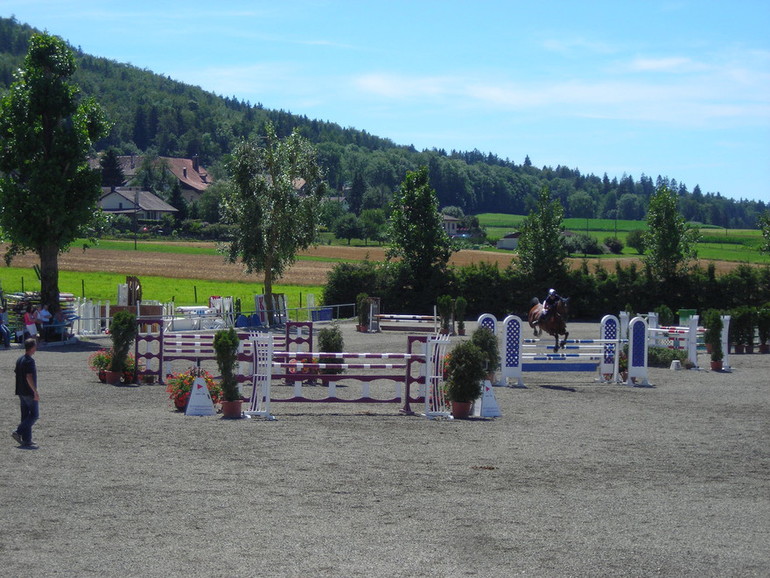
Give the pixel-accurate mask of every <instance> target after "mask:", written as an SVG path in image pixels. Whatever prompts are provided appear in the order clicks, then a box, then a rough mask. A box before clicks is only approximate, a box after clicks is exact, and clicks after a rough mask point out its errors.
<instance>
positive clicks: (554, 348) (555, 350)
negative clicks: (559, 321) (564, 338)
mask: <svg viewBox="0 0 770 578" xmlns="http://www.w3.org/2000/svg"><path fill="white" fill-rule="evenodd" d="M562 346H564V344H563V343H562ZM557 351H559V334H558V333H557V334H556V345H554V347H553V352H554V353H556V352H557Z"/></svg>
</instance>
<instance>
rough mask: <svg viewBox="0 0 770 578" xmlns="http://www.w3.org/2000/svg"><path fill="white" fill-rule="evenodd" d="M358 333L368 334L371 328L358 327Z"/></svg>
mask: <svg viewBox="0 0 770 578" xmlns="http://www.w3.org/2000/svg"><path fill="white" fill-rule="evenodd" d="M356 331H358V332H359V333H366V332H368V331H369V326H368V325H356Z"/></svg>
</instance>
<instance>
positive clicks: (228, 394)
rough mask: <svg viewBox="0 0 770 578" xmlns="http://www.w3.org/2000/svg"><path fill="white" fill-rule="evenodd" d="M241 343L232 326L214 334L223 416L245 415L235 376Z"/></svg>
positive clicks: (236, 417) (237, 416)
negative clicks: (242, 410)
mask: <svg viewBox="0 0 770 578" xmlns="http://www.w3.org/2000/svg"><path fill="white" fill-rule="evenodd" d="M239 345H240V340H239V339H238V334H237V333H236V332H235V329H233V328H232V327H230V328H229V329H222V330H220V331H217V332H216V333H215V334H214V352H215V353H216V356H217V367H218V368H219V373H220V375H221V387H222V416H223V417H225V418H228V419H239V418H241V417H243V414H242V413H241V404H242V403H243V398H242V397H241V393H240V391H239V389H238V380H237V379H236V377H235V366H236V364H237V363H238V346H239Z"/></svg>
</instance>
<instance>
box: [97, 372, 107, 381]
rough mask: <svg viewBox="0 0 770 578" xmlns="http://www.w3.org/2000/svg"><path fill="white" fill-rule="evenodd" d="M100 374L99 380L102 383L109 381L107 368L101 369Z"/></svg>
mask: <svg viewBox="0 0 770 578" xmlns="http://www.w3.org/2000/svg"><path fill="white" fill-rule="evenodd" d="M97 375H98V376H99V381H101V382H102V383H107V370H106V369H100V370H99V373H98V374H97Z"/></svg>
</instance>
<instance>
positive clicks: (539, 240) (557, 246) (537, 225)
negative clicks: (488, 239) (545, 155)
mask: <svg viewBox="0 0 770 578" xmlns="http://www.w3.org/2000/svg"><path fill="white" fill-rule="evenodd" d="M563 220H564V208H563V207H562V205H561V203H559V201H558V200H551V192H550V190H549V189H548V187H543V189H542V190H541V191H540V195H539V196H538V198H537V204H536V206H535V209H534V210H533V211H532V212H530V214H529V216H528V217H527V218H526V219H525V220H524V223H523V224H522V226H521V236H520V237H519V247H518V252H519V255H518V264H519V267H520V268H521V270H522V272H523V273H524V274H525V275H526V276H527V277H529V278H531V279H532V280H534V281H536V282H548V283H551V284H554V285H555V284H556V282H557V281H560V280H561V279H562V278H563V277H564V274H565V273H566V270H567V267H566V261H565V260H566V258H567V250H566V248H565V246H564V240H563V238H562V222H563Z"/></svg>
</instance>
